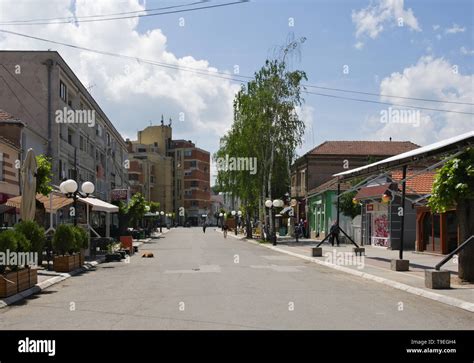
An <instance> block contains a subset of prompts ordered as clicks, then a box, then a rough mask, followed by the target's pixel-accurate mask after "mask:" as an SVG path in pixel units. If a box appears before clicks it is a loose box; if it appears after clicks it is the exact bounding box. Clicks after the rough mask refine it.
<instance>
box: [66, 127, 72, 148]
mask: <svg viewBox="0 0 474 363" xmlns="http://www.w3.org/2000/svg"><path fill="white" fill-rule="evenodd" d="M73 136H74V131H72V130H71V129H68V130H67V142H68V143H69V145H72V138H73Z"/></svg>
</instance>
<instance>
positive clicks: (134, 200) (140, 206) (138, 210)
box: [128, 193, 147, 227]
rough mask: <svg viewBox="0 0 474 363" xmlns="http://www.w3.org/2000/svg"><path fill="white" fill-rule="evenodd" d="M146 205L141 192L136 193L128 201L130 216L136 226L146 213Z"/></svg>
mask: <svg viewBox="0 0 474 363" xmlns="http://www.w3.org/2000/svg"><path fill="white" fill-rule="evenodd" d="M146 206H147V205H146V202H145V198H144V197H143V195H142V194H141V193H136V194H134V195H133V196H132V197H131V198H130V202H129V203H128V215H129V217H130V223H131V224H132V225H133V226H134V227H137V226H138V222H139V221H140V220H141V219H142V218H143V216H144V215H145V213H146Z"/></svg>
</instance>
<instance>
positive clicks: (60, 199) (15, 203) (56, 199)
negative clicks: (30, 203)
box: [5, 194, 73, 213]
mask: <svg viewBox="0 0 474 363" xmlns="http://www.w3.org/2000/svg"><path fill="white" fill-rule="evenodd" d="M52 199H53V200H52V208H51V207H50V204H51V201H50V197H49V195H48V196H45V195H42V194H36V200H37V201H39V202H41V203H43V205H44V209H45V210H46V212H48V213H51V211H52V212H53V213H55V212H56V211H57V210H58V209H61V208H62V207H65V206H67V205H69V204H71V203H72V202H73V201H72V199H69V198H66V197H64V196H62V195H59V194H53V198H52ZM5 205H6V206H8V207H13V208H18V209H19V208H20V206H21V195H20V196H18V197H13V198H10V199H8V200H7V202H6V203H5Z"/></svg>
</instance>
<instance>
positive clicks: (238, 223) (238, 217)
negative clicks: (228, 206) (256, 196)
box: [237, 210, 242, 229]
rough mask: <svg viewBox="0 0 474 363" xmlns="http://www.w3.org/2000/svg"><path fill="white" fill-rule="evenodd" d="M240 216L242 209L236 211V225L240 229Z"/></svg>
mask: <svg viewBox="0 0 474 363" xmlns="http://www.w3.org/2000/svg"><path fill="white" fill-rule="evenodd" d="M241 218H242V211H240V210H239V211H238V212H237V225H238V227H239V229H240V225H241V223H242V219H241Z"/></svg>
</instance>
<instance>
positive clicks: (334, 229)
mask: <svg viewBox="0 0 474 363" xmlns="http://www.w3.org/2000/svg"><path fill="white" fill-rule="evenodd" d="M329 233H330V237H329V239H330V240H331V245H332V246H333V247H334V239H336V241H337V247H339V226H338V225H337V221H334V223H333V224H332V226H331V229H330V230H329Z"/></svg>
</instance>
